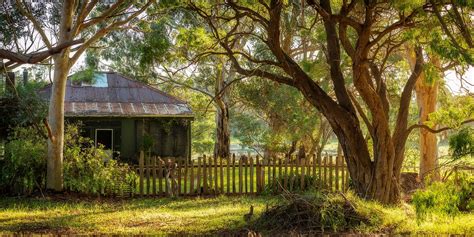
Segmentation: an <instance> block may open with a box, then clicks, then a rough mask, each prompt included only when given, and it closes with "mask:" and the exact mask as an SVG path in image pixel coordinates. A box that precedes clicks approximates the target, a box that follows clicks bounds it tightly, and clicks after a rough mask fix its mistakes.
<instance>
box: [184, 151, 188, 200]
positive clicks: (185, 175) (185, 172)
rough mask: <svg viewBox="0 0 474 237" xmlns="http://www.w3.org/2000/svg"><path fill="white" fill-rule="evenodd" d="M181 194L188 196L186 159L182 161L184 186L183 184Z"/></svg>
mask: <svg viewBox="0 0 474 237" xmlns="http://www.w3.org/2000/svg"><path fill="white" fill-rule="evenodd" d="M183 189H184V190H183V194H184V195H187V194H188V192H187V191H188V158H185V159H184V184H183Z"/></svg>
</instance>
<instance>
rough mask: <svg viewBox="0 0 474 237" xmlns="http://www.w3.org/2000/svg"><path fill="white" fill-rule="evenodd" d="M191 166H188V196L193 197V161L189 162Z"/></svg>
mask: <svg viewBox="0 0 474 237" xmlns="http://www.w3.org/2000/svg"><path fill="white" fill-rule="evenodd" d="M190 162H191V164H190V168H191V169H190V172H189V173H190V175H189V181H190V184H189V194H190V195H193V194H194V162H193V160H191V161H190Z"/></svg>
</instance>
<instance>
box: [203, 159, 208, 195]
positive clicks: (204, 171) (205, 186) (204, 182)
mask: <svg viewBox="0 0 474 237" xmlns="http://www.w3.org/2000/svg"><path fill="white" fill-rule="evenodd" d="M202 186H203V189H204V190H203V193H204V194H207V159H206V156H205V155H204V156H203V158H202Z"/></svg>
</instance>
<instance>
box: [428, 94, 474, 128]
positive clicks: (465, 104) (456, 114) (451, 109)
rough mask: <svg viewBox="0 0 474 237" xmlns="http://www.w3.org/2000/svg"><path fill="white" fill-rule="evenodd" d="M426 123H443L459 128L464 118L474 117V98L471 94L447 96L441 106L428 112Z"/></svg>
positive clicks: (431, 124)
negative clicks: (428, 121)
mask: <svg viewBox="0 0 474 237" xmlns="http://www.w3.org/2000/svg"><path fill="white" fill-rule="evenodd" d="M459 105H462V106H459ZM429 117H430V121H431V122H432V123H430V124H428V125H429V126H433V125H434V124H443V125H446V126H449V127H453V128H459V127H460V126H461V123H462V122H463V121H465V120H468V119H472V118H474V98H473V97H471V96H457V97H454V98H448V100H447V101H446V102H444V104H443V107H442V108H439V109H438V110H436V112H434V113H431V114H430V116H429Z"/></svg>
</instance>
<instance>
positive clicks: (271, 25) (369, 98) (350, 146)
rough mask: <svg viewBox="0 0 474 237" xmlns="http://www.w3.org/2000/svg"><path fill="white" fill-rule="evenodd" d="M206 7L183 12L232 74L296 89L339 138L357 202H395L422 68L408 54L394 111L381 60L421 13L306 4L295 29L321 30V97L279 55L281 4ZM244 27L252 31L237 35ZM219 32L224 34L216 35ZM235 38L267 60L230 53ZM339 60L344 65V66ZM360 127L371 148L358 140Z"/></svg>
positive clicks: (402, 7)
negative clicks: (195, 20)
mask: <svg viewBox="0 0 474 237" xmlns="http://www.w3.org/2000/svg"><path fill="white" fill-rule="evenodd" d="M252 3H253V1H252ZM209 5H212V4H210V3H194V2H189V8H190V9H192V10H193V11H194V12H195V13H196V14H198V15H199V16H200V17H201V19H202V21H203V22H205V23H206V24H207V25H208V28H209V29H210V32H211V33H212V34H213V37H214V39H215V40H216V42H217V44H218V45H219V49H218V50H219V53H225V54H226V55H227V56H228V57H229V59H230V60H232V62H233V66H234V67H235V68H236V70H237V72H238V73H239V74H242V75H245V76H249V77H250V76H259V77H263V78H266V79H269V80H272V81H275V82H278V83H282V84H286V85H289V86H292V87H295V88H296V89H298V90H299V91H300V92H301V93H302V94H303V96H304V97H305V98H306V99H307V100H308V101H309V103H311V104H312V106H314V107H315V108H316V109H318V110H319V111H320V112H321V113H322V114H323V115H324V116H325V117H326V119H327V120H328V122H329V124H330V125H331V127H332V129H333V131H334V133H335V134H336V136H337V137H338V140H339V142H340V144H341V146H342V150H343V153H344V155H345V159H346V163H347V165H348V169H349V173H350V176H351V179H352V184H353V188H354V190H355V191H356V192H357V193H358V195H360V196H362V197H365V198H368V199H374V200H378V201H380V202H382V203H395V202H397V201H398V200H399V197H400V196H399V193H400V192H399V178H400V172H401V167H402V163H403V159H404V149H405V142H406V139H407V137H408V135H409V130H408V115H409V113H408V112H409V106H410V102H411V99H412V91H413V89H414V87H415V84H416V81H417V79H418V78H419V75H420V73H421V71H422V68H423V63H424V62H423V61H424V59H423V55H422V52H421V48H420V47H419V46H415V63H414V68H413V70H412V71H411V72H409V73H407V74H406V77H405V78H399V80H400V81H403V82H404V84H403V85H401V86H400V89H399V91H400V100H399V103H398V104H396V105H393V104H391V103H390V101H389V100H388V97H387V95H388V93H389V91H388V90H387V82H388V81H387V80H386V79H387V75H386V74H385V72H386V71H387V68H390V67H394V65H393V64H387V60H388V59H389V58H390V57H392V56H394V55H395V53H399V52H400V51H402V50H403V49H402V48H401V47H400V46H401V45H402V44H403V43H404V42H405V40H404V37H405V35H404V33H405V32H406V31H407V29H410V28H413V27H416V26H417V17H418V16H419V15H420V14H423V13H424V8H425V7H427V6H426V5H425V4H424V3H421V4H417V3H413V4H410V3H408V2H405V1H403V2H393V1H342V2H338V3H337V4H331V2H330V1H328V0H321V1H307V5H308V7H309V8H311V9H312V11H311V13H310V14H306V17H309V16H312V19H314V20H313V21H312V22H310V23H309V24H306V25H304V26H300V27H301V28H309V29H312V28H311V27H315V26H322V27H321V28H322V29H323V32H324V33H325V36H324V37H322V38H321V39H320V40H324V41H325V43H324V44H323V47H325V48H326V52H327V55H326V57H327V58H326V62H327V65H328V68H329V69H328V73H329V75H330V80H331V84H332V85H331V89H330V90H324V89H323V88H322V87H321V86H320V85H319V83H318V81H317V79H316V78H313V77H312V76H311V75H309V74H308V73H307V72H305V70H303V68H302V64H301V60H300V59H299V58H294V57H291V56H290V55H289V54H288V53H287V52H285V50H283V47H282V43H283V42H282V40H281V38H282V32H281V30H282V26H281V25H282V21H283V20H282V15H283V13H284V12H285V11H287V10H288V4H287V2H286V1H279V0H272V1H269V2H266V1H258V3H253V4H251V3H250V2H247V1H238V2H237V1H227V2H226V4H224V5H221V7H222V8H223V10H221V11H219V12H216V11H211V10H210V9H212V8H213V7H214V6H209ZM246 22H251V23H250V24H252V26H253V27H247V28H246V27H241V24H245V23H246ZM223 25H225V26H226V27H229V28H230V30H228V31H226V32H223V31H221V30H220V29H221V28H222V26H223ZM295 27H298V26H295ZM241 29H245V30H241ZM240 35H246V36H247V37H249V38H250V39H251V40H252V41H253V42H261V43H262V44H263V45H265V46H266V48H265V50H266V52H269V53H270V55H271V57H266V58H265V57H259V54H258V53H257V52H255V51H254V50H253V48H252V47H251V45H250V44H249V47H247V48H244V49H243V50H239V51H237V50H233V49H232V48H231V47H230V45H232V43H233V42H234V41H235V39H236V38H237V36H240ZM295 44H297V41H296V43H295ZM292 47H293V46H292ZM341 49H342V50H341ZM343 59H345V60H343ZM346 60H347V61H348V62H349V63H344V61H346ZM400 60H403V58H401V59H400ZM269 68H271V70H269ZM330 91H333V93H334V96H331V95H330ZM356 97H359V99H357V98H356ZM391 108H392V110H393V108H396V109H395V110H396V114H395V116H391V115H392V114H391V113H389V112H390V109H391ZM364 126H365V128H366V129H367V131H368V132H369V134H370V138H371V142H370V143H367V142H366V139H365V137H364V133H363V130H364V129H363V127H364Z"/></svg>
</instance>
